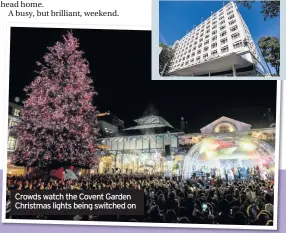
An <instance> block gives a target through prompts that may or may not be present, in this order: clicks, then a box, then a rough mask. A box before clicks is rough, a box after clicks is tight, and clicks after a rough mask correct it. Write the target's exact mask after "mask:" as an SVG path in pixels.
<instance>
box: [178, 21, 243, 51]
mask: <svg viewBox="0 0 286 233" xmlns="http://www.w3.org/2000/svg"><path fill="white" fill-rule="evenodd" d="M223 29H225V27H224V28H223ZM237 30H238V26H237V25H234V26H233V27H231V28H230V32H231V33H232V32H235V31H237ZM226 35H227V30H224V31H223V32H221V33H220V37H224V36H226ZM209 37H210V36H209V34H207V35H206V36H205V38H204V39H203V38H200V39H199V40H196V41H194V43H193V44H191V43H190V42H189V43H187V44H186V45H185V46H184V45H182V46H181V48H180V49H179V50H177V52H176V53H175V56H177V55H179V54H181V55H182V53H183V52H186V49H187V48H186V46H189V49H191V48H192V46H194V47H193V50H195V49H196V45H197V44H198V43H199V45H198V48H200V47H202V45H203V43H202V42H203V41H204V45H207V44H209V42H210V41H209ZM196 39H197V38H196ZM211 40H212V41H215V40H217V31H213V32H212V38H211ZM184 50H185V51H184Z"/></svg>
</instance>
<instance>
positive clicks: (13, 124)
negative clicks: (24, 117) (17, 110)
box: [9, 120, 18, 127]
mask: <svg viewBox="0 0 286 233" xmlns="http://www.w3.org/2000/svg"><path fill="white" fill-rule="evenodd" d="M17 124H18V122H17V121H13V120H11V121H10V125H9V127H13V126H15V125H17Z"/></svg>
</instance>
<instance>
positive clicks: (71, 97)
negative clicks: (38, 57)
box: [12, 32, 100, 169]
mask: <svg viewBox="0 0 286 233" xmlns="http://www.w3.org/2000/svg"><path fill="white" fill-rule="evenodd" d="M83 54H84V53H83V51H80V50H79V41H78V39H77V38H75V37H74V36H73V34H72V33H71V32H69V33H67V34H66V35H65V36H63V41H62V42H59V41H58V42H56V44H55V45H54V46H53V47H49V48H48V52H47V53H46V54H45V55H44V57H43V62H37V65H38V66H39V72H38V73H39V74H38V76H37V77H36V78H35V80H34V81H33V82H32V83H31V84H30V85H29V86H27V87H26V88H25V89H24V91H25V92H26V94H27V100H26V101H24V108H23V110H22V111H21V114H20V122H19V124H18V125H16V126H15V127H14V129H13V130H14V131H15V132H16V133H17V135H18V138H19V142H18V146H17V149H16V151H15V152H14V153H13V155H12V163H13V164H14V165H17V166H25V167H40V168H50V169H52V168H59V167H65V166H70V165H73V166H75V167H79V168H91V167H93V166H94V165H96V164H97V161H98V154H99V153H100V151H99V149H98V148H97V146H96V143H95V139H96V138H97V136H98V131H99V129H98V122H97V118H96V113H97V111H96V108H95V107H94V106H93V105H92V99H93V96H94V95H95V94H96V93H95V91H94V87H93V80H92V79H91V78H90V77H89V73H90V71H89V64H88V62H87V60H86V59H85V58H83Z"/></svg>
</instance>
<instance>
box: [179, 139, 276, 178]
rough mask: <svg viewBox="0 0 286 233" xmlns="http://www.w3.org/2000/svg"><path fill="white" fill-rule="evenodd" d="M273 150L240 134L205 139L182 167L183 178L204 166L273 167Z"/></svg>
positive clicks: (196, 146)
mask: <svg viewBox="0 0 286 233" xmlns="http://www.w3.org/2000/svg"><path fill="white" fill-rule="evenodd" d="M274 156H275V150H274V148H273V147H272V146H271V145H269V144H268V143H266V142H265V141H262V140H259V139H257V138H253V137H248V136H239V135H232V136H229V135H219V136H216V137H209V138H205V139H203V140H202V141H201V142H199V143H197V144H195V145H194V146H193V147H192V148H191V149H190V150H189V152H188V153H187V155H186V157H185V160H184V165H183V173H182V176H183V179H188V178H191V177H192V176H193V173H195V172H197V171H199V170H200V169H201V168H202V167H203V168H206V169H210V168H213V167H216V168H220V167H222V166H230V167H231V166H244V167H251V166H259V167H264V168H266V167H267V169H270V168H273V167H274Z"/></svg>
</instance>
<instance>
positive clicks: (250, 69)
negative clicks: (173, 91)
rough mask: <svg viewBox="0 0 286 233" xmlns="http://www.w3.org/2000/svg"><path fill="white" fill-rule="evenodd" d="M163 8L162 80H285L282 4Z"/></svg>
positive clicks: (164, 5) (165, 3) (184, 3)
mask: <svg viewBox="0 0 286 233" xmlns="http://www.w3.org/2000/svg"><path fill="white" fill-rule="evenodd" d="M158 7H159V9H157V10H159V22H158V23H159V24H158V25H159V33H158V34H156V37H159V38H157V41H158V40H159V61H158V62H159V75H160V77H161V79H162V78H163V79H164V78H165V77H168V79H170V77H174V78H175V77H190V79H195V78H199V77H201V78H200V79H213V78H218V77H222V79H234V78H233V77H239V78H235V79H238V80H239V79H240V78H242V79H245V78H248V79H265V78H269V79H279V77H280V1H159V5H158ZM153 42H154V41H153ZM153 49H156V48H154V47H153ZM153 55H154V53H153ZM156 56H158V55H156ZM156 69H157V68H156Z"/></svg>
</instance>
